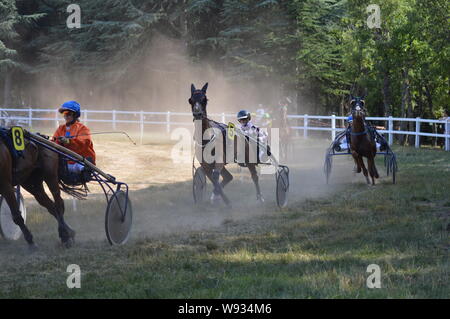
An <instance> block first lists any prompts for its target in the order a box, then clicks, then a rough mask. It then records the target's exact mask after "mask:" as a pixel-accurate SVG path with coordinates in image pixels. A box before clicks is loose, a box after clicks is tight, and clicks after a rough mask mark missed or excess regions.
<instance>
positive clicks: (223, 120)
mask: <svg viewBox="0 0 450 319" xmlns="http://www.w3.org/2000/svg"><path fill="white" fill-rule="evenodd" d="M222 123H225V113H222Z"/></svg>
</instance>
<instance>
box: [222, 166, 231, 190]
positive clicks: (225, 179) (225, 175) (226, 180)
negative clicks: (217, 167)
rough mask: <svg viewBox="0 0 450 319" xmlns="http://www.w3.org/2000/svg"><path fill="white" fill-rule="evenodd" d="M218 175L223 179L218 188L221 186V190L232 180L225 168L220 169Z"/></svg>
mask: <svg viewBox="0 0 450 319" xmlns="http://www.w3.org/2000/svg"><path fill="white" fill-rule="evenodd" d="M220 175H221V176H222V178H223V179H222V182H221V183H220V186H222V188H225V186H226V185H227V184H228V183H229V182H231V181H232V180H233V175H231V173H230V172H229V171H228V170H227V169H226V168H225V167H224V168H222V171H221V172H220Z"/></svg>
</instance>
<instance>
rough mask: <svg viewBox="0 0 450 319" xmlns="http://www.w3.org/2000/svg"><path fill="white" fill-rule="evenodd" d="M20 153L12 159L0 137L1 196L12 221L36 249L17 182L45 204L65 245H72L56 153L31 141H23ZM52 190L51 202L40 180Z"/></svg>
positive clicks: (73, 233)
mask: <svg viewBox="0 0 450 319" xmlns="http://www.w3.org/2000/svg"><path fill="white" fill-rule="evenodd" d="M25 144H26V146H25V150H24V151H23V156H22V157H18V158H17V159H13V157H12V155H11V152H10V150H9V149H8V146H7V145H6V144H5V142H4V141H3V140H2V139H1V138H0V195H1V196H3V198H4V199H5V200H6V202H7V203H8V205H9V207H10V210H11V215H12V219H13V221H14V223H16V224H17V225H18V226H19V227H20V229H21V231H22V233H23V235H24V238H25V240H26V241H27V243H28V245H29V247H30V248H31V249H34V248H36V245H35V243H34V241H33V236H32V234H31V232H30V230H29V229H28V227H27V226H26V225H25V222H24V220H23V218H22V216H21V212H20V211H19V205H18V203H17V200H16V196H15V190H14V186H17V185H20V186H21V187H23V188H24V189H25V190H27V191H28V192H29V193H31V194H32V195H33V196H34V198H36V200H37V202H38V203H39V204H40V205H41V206H43V207H45V208H46V209H47V210H48V211H49V213H50V214H51V215H53V216H54V217H55V218H56V220H57V222H58V232H59V237H60V238H61V241H62V243H63V244H64V246H66V247H70V246H71V245H72V244H73V240H74V237H75V231H74V230H72V229H71V228H70V227H69V225H67V224H66V222H65V221H64V217H63V215H64V201H63V199H62V198H61V190H60V179H59V176H58V167H59V157H58V154H57V153H55V152H53V151H50V150H48V149H46V148H44V147H42V146H39V145H36V144H35V143H33V142H32V141H28V140H26V143H25ZM44 182H45V183H46V184H47V186H48V188H49V190H50V192H51V193H52V196H53V199H54V201H52V200H51V199H50V198H49V197H48V195H47V194H46V193H45V190H44V185H43V183H44Z"/></svg>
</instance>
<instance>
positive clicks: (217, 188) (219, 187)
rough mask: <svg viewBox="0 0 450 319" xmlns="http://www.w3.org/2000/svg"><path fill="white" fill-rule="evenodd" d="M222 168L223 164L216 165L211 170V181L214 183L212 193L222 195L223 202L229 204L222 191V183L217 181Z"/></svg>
mask: <svg viewBox="0 0 450 319" xmlns="http://www.w3.org/2000/svg"><path fill="white" fill-rule="evenodd" d="M222 169H223V166H218V167H215V168H214V169H213V170H212V174H211V177H212V179H211V182H212V183H213V185H214V194H216V195H220V196H221V197H222V199H223V201H224V202H225V204H226V205H227V206H230V200H229V199H228V197H227V196H226V195H225V193H224V192H223V189H222V185H221V184H220V183H219V177H220V173H221V171H222Z"/></svg>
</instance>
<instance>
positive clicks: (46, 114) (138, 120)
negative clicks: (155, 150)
mask: <svg viewBox="0 0 450 319" xmlns="http://www.w3.org/2000/svg"><path fill="white" fill-rule="evenodd" d="M40 114H41V116H39V115H40ZM98 115H106V116H105V117H102V118H98ZM209 115H210V116H211V118H215V119H218V120H220V121H221V122H223V123H227V122H226V121H227V120H229V121H235V114H228V113H211V114H209ZM94 116H96V117H94ZM124 116H128V118H125V119H124ZM129 117H131V119H130V118H129ZM154 117H159V118H161V117H162V118H163V119H164V120H158V121H157V120H149V119H151V118H154ZM180 117H182V118H186V121H174V120H175V119H176V118H180ZM81 118H82V120H83V122H84V123H85V124H87V123H91V122H94V123H110V124H111V126H112V128H113V129H114V130H115V129H116V127H117V124H123V123H125V124H136V125H138V127H139V131H140V140H141V143H142V139H143V136H144V128H145V125H161V126H165V128H166V132H167V133H169V132H170V130H171V127H173V126H189V125H192V114H191V113H181V112H170V111H168V112H144V111H142V110H141V111H119V110H89V109H83V110H82V115H81ZM288 119H289V120H290V122H291V124H292V122H294V121H295V120H296V121H297V122H298V121H299V120H302V121H303V125H302V126H291V128H292V129H294V130H296V131H297V135H300V132H303V137H304V138H308V133H309V132H310V131H328V132H330V133H331V139H332V140H334V138H335V136H336V132H339V131H342V130H343V128H339V127H337V126H336V122H337V121H339V120H345V119H346V117H343V116H335V115H331V116H322V115H308V114H305V115H288ZM2 120H4V121H11V120H12V121H15V122H18V123H19V124H21V125H24V124H25V125H28V126H29V127H30V128H31V127H33V122H36V121H53V122H54V125H55V127H58V125H60V124H61V123H62V118H61V115H60V114H59V113H58V111H57V110H55V109H41V108H26V109H24V108H5V109H2V108H0V123H1V122H2ZM313 120H330V126H329V127H328V126H327V127H325V126H322V125H321V126H314V125H312V124H313V123H311V121H313ZM367 120H372V121H385V122H386V123H387V127H388V128H387V129H385V130H378V131H379V132H380V133H384V134H388V142H389V145H392V144H393V142H394V135H395V134H398V135H401V134H403V135H412V136H414V137H415V147H416V148H418V147H420V137H422V136H427V137H434V138H444V139H445V150H446V151H450V118H448V119H447V120H431V119H422V118H419V117H417V118H397V117H392V116H389V117H367ZM405 121H406V122H415V128H416V129H415V131H400V130H394V122H405ZM422 123H428V124H431V125H432V124H441V125H444V127H445V131H444V134H437V133H427V132H422V131H421V124H422Z"/></svg>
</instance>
